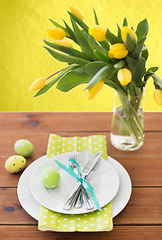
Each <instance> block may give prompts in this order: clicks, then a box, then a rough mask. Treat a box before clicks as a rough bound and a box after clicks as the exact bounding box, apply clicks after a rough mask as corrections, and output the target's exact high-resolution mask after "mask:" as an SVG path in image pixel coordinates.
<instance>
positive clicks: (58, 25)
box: [49, 18, 70, 37]
mask: <svg viewBox="0 0 162 240" xmlns="http://www.w3.org/2000/svg"><path fill="white" fill-rule="evenodd" d="M49 20H50V21H51V23H53V24H54V25H55V27H58V28H61V29H63V30H64V31H65V33H66V36H68V37H70V35H69V33H68V32H67V30H66V28H64V27H63V26H61V25H60V24H59V23H57V22H55V21H53V20H52V19H50V18H49Z"/></svg>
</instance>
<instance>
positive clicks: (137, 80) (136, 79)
mask: <svg viewBox="0 0 162 240" xmlns="http://www.w3.org/2000/svg"><path fill="white" fill-rule="evenodd" d="M144 73H145V59H144V58H141V59H140V60H139V62H138V64H137V66H136V69H135V72H134V75H133V78H132V81H131V82H132V83H133V85H134V86H137V87H139V88H141V86H142V77H143V76H144Z"/></svg>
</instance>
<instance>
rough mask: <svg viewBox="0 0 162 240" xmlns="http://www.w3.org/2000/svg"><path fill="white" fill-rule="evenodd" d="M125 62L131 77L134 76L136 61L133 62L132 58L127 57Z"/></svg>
mask: <svg viewBox="0 0 162 240" xmlns="http://www.w3.org/2000/svg"><path fill="white" fill-rule="evenodd" d="M125 60H126V63H127V66H128V69H129V70H130V71H131V73H132V76H134V73H135V69H136V67H137V64H138V61H136V60H134V59H133V58H131V57H129V56H127V57H126V58H125Z"/></svg>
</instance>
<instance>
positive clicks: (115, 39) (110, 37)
mask: <svg viewBox="0 0 162 240" xmlns="http://www.w3.org/2000/svg"><path fill="white" fill-rule="evenodd" d="M106 38H107V40H108V41H109V42H110V43H111V44H115V43H121V42H122V41H121V40H120V39H119V38H118V37H117V36H115V35H114V34H113V33H111V32H110V30H109V29H107V31H106Z"/></svg>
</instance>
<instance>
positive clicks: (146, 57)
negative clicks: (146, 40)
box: [141, 48, 149, 61]
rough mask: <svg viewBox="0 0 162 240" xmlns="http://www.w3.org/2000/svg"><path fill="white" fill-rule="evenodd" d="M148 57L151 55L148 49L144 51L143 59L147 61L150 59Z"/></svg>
mask: <svg viewBox="0 0 162 240" xmlns="http://www.w3.org/2000/svg"><path fill="white" fill-rule="evenodd" d="M148 55H149V53H148V50H147V48H146V49H144V50H142V53H141V57H143V58H144V59H145V61H146V60H147V59H148Z"/></svg>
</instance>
